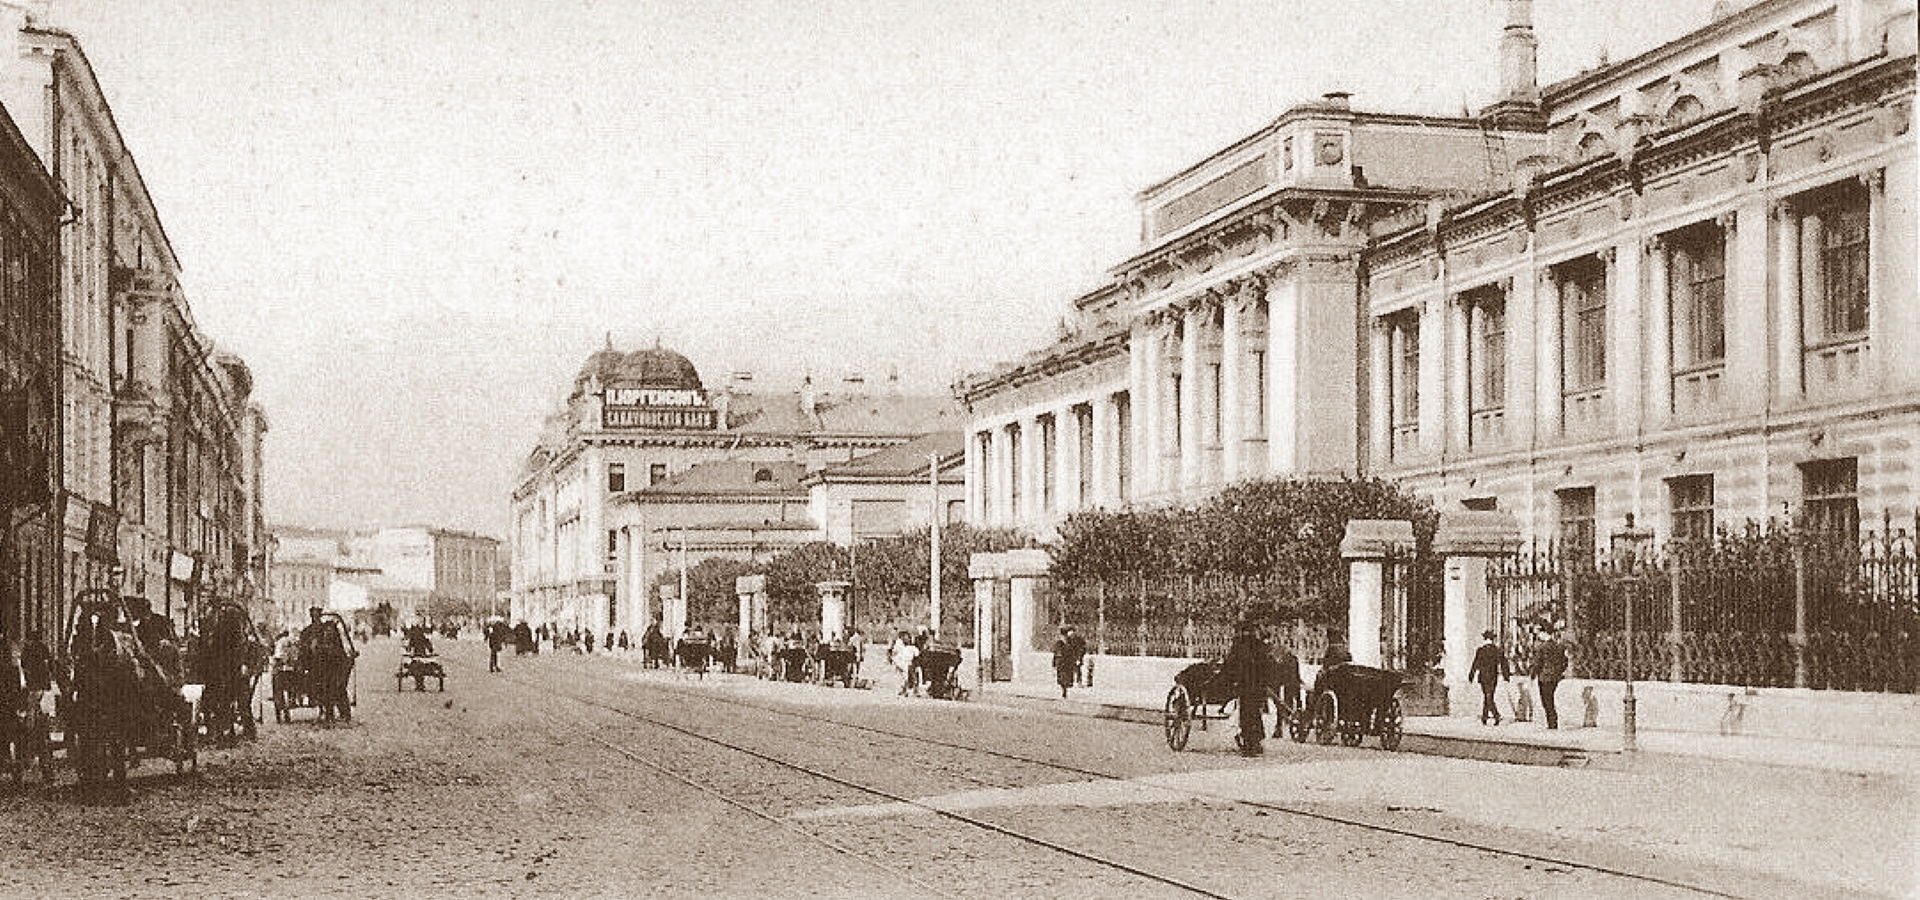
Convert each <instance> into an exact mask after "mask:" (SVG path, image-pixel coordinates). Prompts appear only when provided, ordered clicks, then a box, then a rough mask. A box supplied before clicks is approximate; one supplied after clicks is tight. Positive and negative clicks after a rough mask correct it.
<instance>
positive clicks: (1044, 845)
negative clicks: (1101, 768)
mask: <svg viewBox="0 0 1920 900" xmlns="http://www.w3.org/2000/svg"><path fill="white" fill-rule="evenodd" d="M505 680H506V681H507V682H509V683H512V684H516V685H518V686H521V687H523V688H528V689H535V688H537V687H538V686H536V685H533V684H531V683H529V682H527V681H525V680H523V679H519V678H515V677H511V676H510V677H508V678H507V679H505ZM538 689H539V690H540V691H541V692H542V695H543V696H547V697H558V698H561V699H565V700H568V701H570V702H573V703H577V704H580V705H583V706H588V707H592V708H595V709H598V710H601V711H603V712H608V713H612V714H614V715H616V716H619V717H620V718H622V719H625V720H628V721H634V722H639V723H642V724H645V725H648V726H650V727H652V728H655V729H658V730H662V731H667V732H671V733H673V734H677V735H680V736H681V737H684V738H689V739H692V740H695V741H699V742H702V743H705V744H709V745H712V746H715V747H719V748H722V749H725V750H729V751H732V752H734V753H737V754H741V755H744V756H748V757H751V758H753V759H756V760H759V761H761V762H763V763H766V764H769V765H772V766H776V767H779V768H781V769H785V770H788V771H792V772H795V773H798V774H801V775H804V776H806V777H809V778H813V779H818V780H821V781H825V782H829V783H831V784H834V785H837V786H840V787H843V788H847V789H849V790H851V791H854V792H856V793H859V794H863V795H867V796H872V797H877V798H880V799H883V800H886V801H888V802H890V803H895V804H900V805H902V806H906V807H911V808H913V809H917V810H919V811H921V812H925V813H929V814H932V815H935V816H938V817H940V818H942V819H945V820H948V821H952V822H956V823H959V824H961V825H965V826H968V827H970V828H973V829H976V830H978V831H981V832H985V833H990V834H993V835H998V836H1001V837H1005V838H1010V839H1012V840H1015V841H1018V842H1020V843H1022V844H1025V845H1028V846H1031V847H1035V848H1038V849H1040V850H1043V851H1048V852H1051V853H1054V854H1058V855H1061V856H1066V857H1070V858H1073V859H1077V860H1079V861H1081V862H1084V863H1088V864H1091V865H1093V866H1095V867H1098V868H1101V869H1104V870H1108V871H1111V872H1119V873H1124V874H1126V875H1130V876H1133V877H1135V878H1139V879H1143V880H1145V881H1148V882H1152V883H1154V884H1157V885H1162V886H1165V887H1168V888H1173V889H1175V890H1177V891H1179V892H1181V893H1182V894H1186V895H1191V896H1195V897H1205V898H1211V900H1243V898H1241V897H1240V896H1239V895H1235V894H1226V893H1221V892H1219V891H1215V890H1212V889H1209V888H1206V887H1204V886H1201V885H1196V884H1193V883H1191V882H1188V881H1185V880H1183V879H1180V878H1177V877H1175V876H1171V875H1167V874H1164V873H1158V872H1153V871H1150V870H1147V869H1143V868H1140V867H1138V866H1134V865H1131V864H1129V863H1126V862H1122V861H1119V860H1114V859H1109V858H1106V857H1104V856H1102V855H1100V854H1098V853H1094V852H1091V851H1088V850H1085V849H1081V848H1077V847H1072V846H1068V845H1066V844H1064V843H1061V842H1058V841H1054V840H1050V839H1048V838H1045V837H1042V836H1038V835H1033V834H1027V833H1024V832H1022V831H1020V830H1018V829H1014V828H1009V827H1007V826H1004V825H1001V824H999V823H996V822H990V821H987V820H985V819H982V818H979V817H976V816H970V815H967V814H966V813H963V812H959V811H956V810H950V809H944V808H941V807H939V806H936V805H933V804H929V803H927V802H925V801H922V800H918V799H915V798H913V797H911V796H907V795H905V794H902V793H899V792H896V791H891V790H888V789H885V788H881V787H877V786H874V785H869V784H862V783H859V782H857V781H854V780H852V779H848V778H845V777H842V776H840V775H836V774H834V773H832V772H828V771H825V770H824V769H820V768H817V767H814V766H809V765H805V764H802V763H796V762H794V761H792V760H786V759H781V758H779V757H777V756H774V755H772V754H769V753H765V752H763V751H760V750H757V749H754V748H752V747H748V746H745V745H743V744H739V743H736V742H733V741H728V740H725V739H723V738H719V737H715V736H713V735H709V734H704V733H701V732H700V731H698V730H695V729H691V728H687V727H685V726H682V725H678V724H675V723H672V722H668V721H665V720H663V719H659V718H657V717H654V716H650V715H647V714H645V713H641V712H636V711H634V710H632V709H627V708H623V707H620V706H616V705H614V704H611V703H606V702H603V701H600V700H597V699H594V698H590V697H585V696H580V695H576V694H571V693H567V692H555V691H552V690H550V689H546V688H538ZM769 711H772V710H769ZM545 715H546V716H548V717H550V718H551V717H553V713H551V712H548V713H545ZM586 738H587V740H589V741H591V742H593V743H594V744H596V745H598V746H600V747H602V748H604V749H605V750H607V751H609V752H611V753H613V754H615V755H617V756H620V757H622V758H624V759H626V760H628V761H629V762H631V763H633V764H635V765H638V766H641V767H642V768H645V769H648V770H649V771H652V772H654V773H656V774H659V775H661V776H663V777H666V778H670V779H672V780H674V781H676V782H679V783H681V784H684V785H686V786H688V787H690V788H692V789H694V790H696V791H699V792H700V793H702V794H705V795H707V796H709V797H712V798H714V799H715V800H718V801H719V802H721V803H724V804H726V805H727V806H729V807H732V808H734V809H736V810H739V811H741V812H743V813H745V814H747V815H750V816H752V817H754V818H756V819H759V820H761V821H764V822H767V823H769V824H772V825H777V826H779V827H781V828H783V829H784V830H787V831H788V832H790V833H794V834H797V835H799V836H801V837H803V838H805V839H807V840H809V841H812V842H815V843H818V844H820V845H821V846H823V847H826V848H827V849H829V850H831V851H833V852H834V853H836V854H838V855H841V856H843V857H846V858H848V859H851V860H854V861H857V862H859V863H861V864H863V865H867V866H870V867H872V868H874V869H875V870H877V871H880V872H882V873H885V874H887V875H889V876H890V877H893V878H897V879H901V880H903V881H905V882H907V883H909V884H912V885H914V886H915V887H917V888H919V889H920V890H922V891H924V892H926V893H928V894H929V895H931V896H936V897H945V898H951V900H970V898H971V897H972V896H973V895H970V894H957V893H954V892H952V891H950V890H944V889H942V888H940V887H939V886H937V885H934V884H931V883H929V882H927V881H926V880H924V879H920V878H917V877H915V876H913V875H912V874H911V873H910V872H908V871H906V870H904V869H902V868H901V867H898V866H894V865H891V864H889V863H887V862H886V861H884V860H881V859H876V858H874V857H873V856H872V855H871V854H868V853H863V852H861V851H859V850H858V849H856V848H852V847H849V846H847V845H846V844H844V843H842V842H839V841H835V840H833V839H832V838H830V837H829V836H827V835H825V834H823V833H821V832H820V831H819V830H817V829H813V828H808V827H804V826H803V825H801V824H800V823H799V822H797V821H795V820H794V818H793V817H791V816H788V815H782V814H778V813H775V812H772V811H770V810H767V809H764V808H761V807H757V806H754V805H753V804H750V803H746V802H743V801H741V800H740V799H739V798H738V797H735V796H732V795H730V794H729V793H728V792H727V791H726V790H724V789H722V788H721V787H719V786H717V785H715V784H713V783H711V782H708V781H706V780H704V779H700V778H696V777H694V776H692V775H689V774H688V773H686V772H683V771H678V770H676V769H675V768H674V767H672V766H667V765H663V764H661V763H660V762H659V761H657V760H654V759H650V758H648V757H647V756H646V755H644V754H642V753H640V752H638V751H636V750H635V749H634V748H632V747H628V746H622V745H620V744H617V743H614V742H612V741H609V740H606V739H605V738H602V737H599V736H597V735H591V734H590V735H586ZM929 743H932V742H929ZM1004 787H1009V788H1010V787H1012V786H1010V785H1006V786H1004Z"/></svg>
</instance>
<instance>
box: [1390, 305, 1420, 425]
mask: <svg viewBox="0 0 1920 900" xmlns="http://www.w3.org/2000/svg"><path fill="white" fill-rule="evenodd" d="M1387 339H1388V340H1389V341H1390V342H1391V346H1392V357H1393V362H1392V364H1391V365H1392V367H1391V369H1390V371H1389V372H1388V378H1389V380H1390V381H1391V382H1392V384H1391V385H1389V387H1388V390H1389V391H1390V393H1389V395H1388V396H1390V397H1391V398H1392V402H1393V424H1394V425H1396V426H1413V425H1418V424H1420V315H1419V313H1417V312H1415V311H1413V310H1408V311H1407V312H1404V313H1400V314H1397V315H1395V316H1393V317H1392V319H1390V320H1389V321H1388V323H1387Z"/></svg>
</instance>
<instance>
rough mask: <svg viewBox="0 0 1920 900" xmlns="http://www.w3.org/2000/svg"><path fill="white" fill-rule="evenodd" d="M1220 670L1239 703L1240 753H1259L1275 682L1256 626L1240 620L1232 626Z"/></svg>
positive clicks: (1270, 654)
mask: <svg viewBox="0 0 1920 900" xmlns="http://www.w3.org/2000/svg"><path fill="white" fill-rule="evenodd" d="M1220 674H1221V675H1222V676H1224V677H1226V678H1228V679H1231V681H1232V684H1233V685H1234V690H1235V692H1236V693H1235V695H1234V696H1235V699H1236V700H1237V701H1238V705H1239V707H1240V736H1239V738H1238V739H1237V740H1238V741H1239V744H1240V755H1242V756H1259V755H1260V754H1261V753H1262V752H1264V750H1265V748H1263V747H1262V746H1261V738H1262V737H1264V736H1265V732H1266V722H1265V720H1264V718H1263V717H1264V716H1265V714H1266V711H1267V697H1268V696H1269V695H1271V694H1272V693H1273V689H1274V688H1275V687H1276V686H1277V685H1276V684H1275V683H1274V682H1275V678H1274V665H1273V650H1272V649H1271V648H1269V647H1268V646H1267V642H1266V641H1265V640H1263V639H1262V638H1261V637H1260V629H1259V627H1258V626H1257V625H1256V624H1255V623H1253V622H1252V621H1250V620H1245V619H1243V620H1241V621H1240V624H1239V625H1237V626H1235V627H1234V632H1233V643H1232V644H1230V645H1228V647H1227V658H1226V660H1224V661H1223V662H1221V664H1220Z"/></svg>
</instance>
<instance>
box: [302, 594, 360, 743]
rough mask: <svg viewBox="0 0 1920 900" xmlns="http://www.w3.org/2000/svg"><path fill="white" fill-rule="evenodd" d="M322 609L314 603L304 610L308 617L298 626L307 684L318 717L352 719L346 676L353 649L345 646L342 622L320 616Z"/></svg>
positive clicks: (349, 670)
mask: <svg viewBox="0 0 1920 900" xmlns="http://www.w3.org/2000/svg"><path fill="white" fill-rule="evenodd" d="M322 612H323V610H321V609H320V607H318V606H316V607H313V608H311V609H309V610H307V616H308V617H309V618H310V619H311V621H309V622H308V623H307V627H305V628H302V629H301V630H300V658H301V659H302V660H303V661H305V663H306V667H307V676H308V681H307V684H308V686H309V688H310V689H311V690H312V691H313V692H314V700H315V702H316V703H317V704H318V705H319V707H320V721H322V722H331V721H333V720H335V719H339V720H340V721H342V722H347V721H352V719H353V702H352V700H351V699H349V698H348V697H347V677H348V676H349V675H350V674H352V672H353V657H354V651H352V650H349V649H348V648H347V636H346V634H345V633H344V632H343V630H342V628H343V626H342V624H341V623H340V622H338V621H332V620H327V619H323V618H321V613H322Z"/></svg>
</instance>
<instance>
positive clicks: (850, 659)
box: [814, 644, 860, 687]
mask: <svg viewBox="0 0 1920 900" xmlns="http://www.w3.org/2000/svg"><path fill="white" fill-rule="evenodd" d="M814 680H816V681H818V682H820V683H821V684H838V685H840V686H841V687H853V686H854V685H855V684H856V683H858V682H859V680H860V651H858V650H855V649H853V648H852V647H850V646H847V645H845V644H821V645H820V646H819V647H818V648H817V649H816V650H815V651H814Z"/></svg>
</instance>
